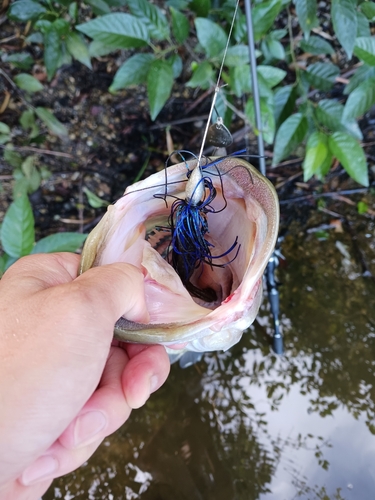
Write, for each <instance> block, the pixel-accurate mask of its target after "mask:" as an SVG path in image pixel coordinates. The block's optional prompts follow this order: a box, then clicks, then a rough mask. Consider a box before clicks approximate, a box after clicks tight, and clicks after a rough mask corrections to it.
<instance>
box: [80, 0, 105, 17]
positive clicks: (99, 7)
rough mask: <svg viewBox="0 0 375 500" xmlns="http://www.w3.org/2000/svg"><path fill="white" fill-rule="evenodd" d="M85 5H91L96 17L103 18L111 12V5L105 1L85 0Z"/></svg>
mask: <svg viewBox="0 0 375 500" xmlns="http://www.w3.org/2000/svg"><path fill="white" fill-rule="evenodd" d="M85 3H87V4H88V5H91V7H92V10H93V12H94V14H95V15H96V16H103V15H104V14H109V13H110V12H111V9H110V7H109V5H108V4H107V2H105V1H104V0H85Z"/></svg>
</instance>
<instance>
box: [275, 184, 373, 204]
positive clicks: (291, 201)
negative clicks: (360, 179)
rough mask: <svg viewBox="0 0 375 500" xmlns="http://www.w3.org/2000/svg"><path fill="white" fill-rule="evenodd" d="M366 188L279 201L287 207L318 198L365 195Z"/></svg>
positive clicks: (307, 195) (311, 194) (312, 194)
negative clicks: (289, 204) (290, 204)
mask: <svg viewBox="0 0 375 500" xmlns="http://www.w3.org/2000/svg"><path fill="white" fill-rule="evenodd" d="M367 191H368V188H357V189H345V190H343V191H336V192H334V191H333V192H329V193H310V194H306V195H303V196H296V197H295V198H289V199H287V200H280V205H287V204H288V203H295V202H297V201H306V200H308V199H310V198H313V199H318V198H332V197H335V196H339V195H342V194H349V195H350V194H357V193H366V192H367Z"/></svg>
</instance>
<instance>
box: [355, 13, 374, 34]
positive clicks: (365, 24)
mask: <svg viewBox="0 0 375 500" xmlns="http://www.w3.org/2000/svg"><path fill="white" fill-rule="evenodd" d="M356 14H357V33H356V35H357V38H358V37H361V36H366V37H367V36H371V31H370V23H369V20H368V19H367V17H366V16H365V15H364V14H363V13H362V12H359V11H358V10H357V12H356Z"/></svg>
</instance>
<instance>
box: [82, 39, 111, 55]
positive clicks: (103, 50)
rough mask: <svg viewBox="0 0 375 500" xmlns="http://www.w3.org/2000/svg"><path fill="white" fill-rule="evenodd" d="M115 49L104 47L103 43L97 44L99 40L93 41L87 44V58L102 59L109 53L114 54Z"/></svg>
mask: <svg viewBox="0 0 375 500" xmlns="http://www.w3.org/2000/svg"><path fill="white" fill-rule="evenodd" d="M116 50H118V49H116V47H109V46H108V45H105V44H104V43H103V42H99V40H93V41H92V42H91V43H90V44H89V56H90V58H91V57H102V56H106V55H107V54H110V53H111V52H115V51H116Z"/></svg>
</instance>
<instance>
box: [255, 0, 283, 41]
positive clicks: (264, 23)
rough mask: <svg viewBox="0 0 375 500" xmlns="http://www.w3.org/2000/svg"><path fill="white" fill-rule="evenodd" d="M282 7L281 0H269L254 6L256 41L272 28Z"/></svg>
mask: <svg viewBox="0 0 375 500" xmlns="http://www.w3.org/2000/svg"><path fill="white" fill-rule="evenodd" d="M281 8H282V3H281V0H269V1H268V2H262V3H258V4H255V6H253V8H252V10H253V26H254V37H255V40H256V41H257V40H260V39H261V37H262V36H263V35H265V34H266V33H267V31H268V30H269V29H270V28H271V26H272V25H273V22H274V20H275V19H276V16H277V15H278V13H279V12H280V10H281Z"/></svg>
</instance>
